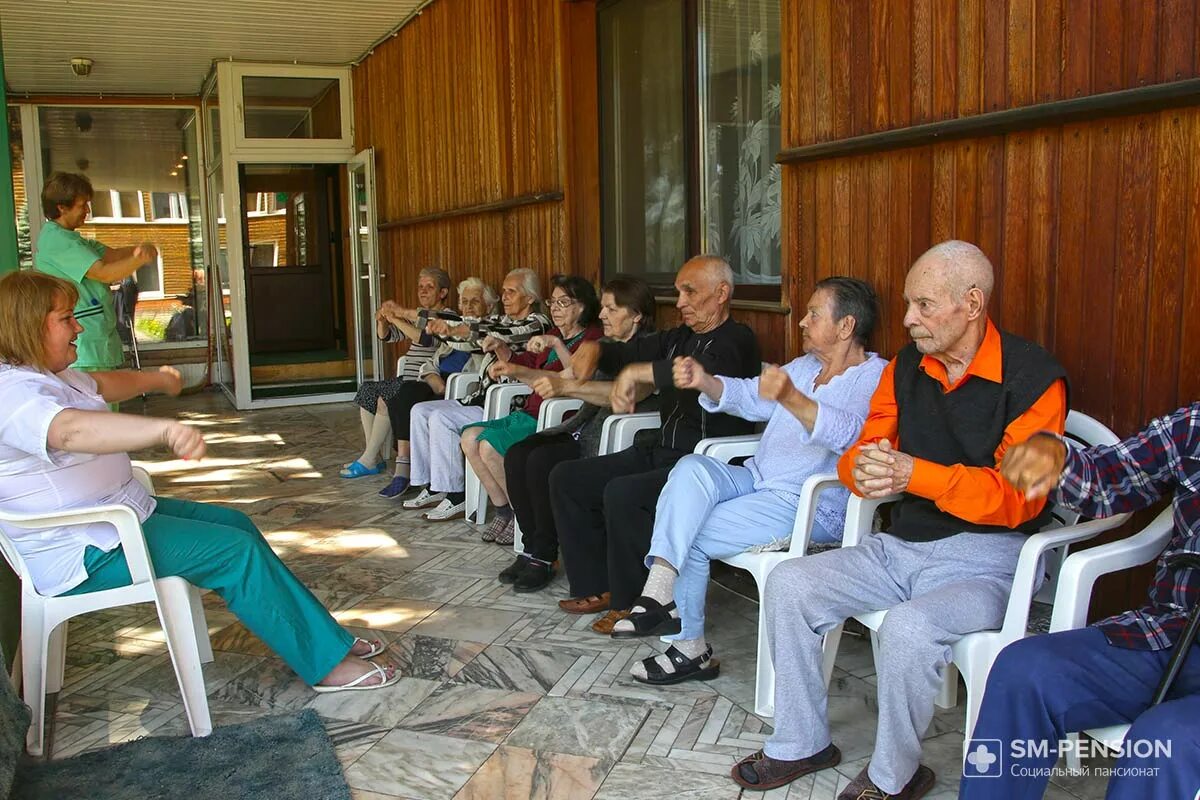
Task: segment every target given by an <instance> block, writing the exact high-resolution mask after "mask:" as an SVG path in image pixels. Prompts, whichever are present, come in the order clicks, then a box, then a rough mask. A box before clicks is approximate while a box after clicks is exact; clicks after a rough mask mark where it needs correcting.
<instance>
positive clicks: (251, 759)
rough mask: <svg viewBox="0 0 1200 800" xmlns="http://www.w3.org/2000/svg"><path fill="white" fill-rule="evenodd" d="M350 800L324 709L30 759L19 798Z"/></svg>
mask: <svg viewBox="0 0 1200 800" xmlns="http://www.w3.org/2000/svg"><path fill="white" fill-rule="evenodd" d="M72 797H79V798H84V797H86V798H88V800H168V798H170V799H171V800H178V799H179V798H186V800H228V798H239V800H297V799H298V798H305V800H350V789H349V787H347V786H346V780H345V778H343V777H342V768H341V765H340V764H339V763H338V760H337V754H336V753H335V752H334V749H333V743H332V742H330V740H329V735H328V734H327V733H326V732H325V727H324V725H322V724H321V719H320V717H318V716H317V712H315V711H313V710H312V709H305V710H303V711H300V712H298V713H294V714H282V715H278V716H266V717H261V718H259V719H256V720H251V721H249V722H243V723H239V724H237V725H226V726H224V727H221V728H217V729H216V730H214V731H213V732H212V734H211V735H209V736H207V737H206V738H203V739H196V738H193V737H191V736H155V737H149V738H145V739H138V740H137V741H134V742H127V743H125V744H118V745H115V746H113V747H110V748H107V749H105V750H95V751H91V752H87V753H83V754H81V755H78V756H75V757H73V758H67V759H64V760H62V761H51V762H49V763H35V764H29V763H25V764H22V765H21V766H20V767H19V768H18V769H17V778H16V781H15V783H14V785H13V792H12V798H13V800H49V798H55V799H56V800H57V798H72Z"/></svg>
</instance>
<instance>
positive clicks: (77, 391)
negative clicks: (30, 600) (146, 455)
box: [0, 271, 400, 692]
mask: <svg viewBox="0 0 1200 800" xmlns="http://www.w3.org/2000/svg"><path fill="white" fill-rule="evenodd" d="M77 299H78V298H77V292H76V289H75V286H74V285H72V284H71V283H68V282H67V281H64V280H61V279H59V278H55V277H52V276H50V275H45V274H43V273H38V272H31V271H24V272H14V273H10V274H9V275H6V276H5V277H4V278H3V279H0V408H3V409H5V412H6V413H5V414H4V415H0V509H3V510H4V511H9V512H19V513H37V512H47V511H56V510H61V509H67V508H81V507H87V506H97V505H106V504H115V503H120V504H123V505H126V506H129V507H130V508H131V509H133V510H134V511H135V512H136V513H137V515H138V518H139V519H140V520H141V523H142V530H143V532H144V534H145V537H146V547H147V549H148V550H149V553H150V560H151V562H152V563H153V564H154V570H155V573H156V574H157V575H159V576H160V577H161V576H170V575H178V576H181V577H183V578H185V579H186V580H188V581H189V582H191V583H193V584H195V585H196V586H200V587H203V588H206V589H212V590H214V591H215V592H217V594H219V595H220V596H221V597H222V598H223V599H224V600H225V602H226V604H227V605H228V606H229V608H230V610H231V611H233V613H234V614H236V615H237V617H238V618H239V619H240V620H241V621H242V623H243V624H245V625H246V627H247V628H249V629H250V630H251V631H253V632H254V633H255V634H256V635H257V636H259V637H260V638H261V639H262V640H263V641H264V642H266V643H267V644H268V645H269V646H270V647H271V648H272V649H273V650H275V652H276V653H278V654H279V656H280V657H281V658H283V660H284V661H286V662H287V663H288V665H289V666H291V667H292V669H294V670H295V671H296V673H297V674H298V675H299V676H300V677H301V678H302V679H303V680H304V681H306V682H307V683H309V684H311V685H313V686H314V688H315V689H316V691H325V692H330V691H343V690H347V689H376V688H379V687H382V686H386V685H389V684H392V683H395V682H396V681H397V680H399V678H400V676H399V675H397V674H396V672H395V669H394V668H393V667H387V668H384V667H382V666H380V665H377V664H374V663H372V662H369V661H367V660H365V659H367V658H370V657H372V656H375V655H378V654H379V653H380V652H382V650H383V645H382V644H381V643H380V642H370V641H366V640H364V639H356V638H355V637H354V636H352V635H351V634H349V633H348V632H346V631H345V630H344V629H343V628H342V627H341V626H340V625H338V624H337V622H336V621H335V620H334V619H333V618H332V617H331V616H330V615H329V612H328V611H326V610H325V608H324V607H323V606H322V605H321V603H320V601H318V600H317V599H316V598H315V597H313V595H312V593H311V592H309V591H308V589H306V588H305V587H304V585H303V584H301V583H300V581H299V580H297V579H296V577H295V576H294V575H293V574H292V573H291V572H290V571H289V570H288V568H287V567H286V566H285V565H284V564H283V562H282V561H280V560H279V558H278V556H276V555H275V553H274V552H273V551H272V550H271V547H270V545H269V544H267V542H266V540H265V539H263V537H262V534H261V533H260V532H259V531H258V529H257V528H256V527H255V526H254V523H253V522H251V520H250V518H249V517H247V516H246V515H245V514H243V513H241V512H240V511H234V510H232V509H228V508H222V507H220V506H214V505H206V504H203V503H194V502H190V501H187V500H178V499H175V498H168V497H157V498H156V497H151V496H150V495H149V494H147V492H146V491H145V489H143V488H142V485H141V484H140V483H138V482H137V481H136V480H134V478H133V473H132V470H131V466H130V461H129V456H128V455H127V452H128V451H130V450H139V449H142V448H146V447H152V446H155V445H163V446H165V447H167V448H168V449H169V450H171V451H172V452H173V453H174V454H175V455H176V456H177V457H179V458H183V459H198V458H201V457H202V456H203V455H204V452H205V444H204V439H203V438H202V437H201V436H200V434H199V432H198V431H197V430H196V429H195V428H192V427H190V426H188V425H184V424H183V423H181V422H179V421H177V420H173V419H156V418H153V417H142V416H133V415H129V414H114V413H112V412H111V411H109V410H108V405H107V404H108V403H116V402H120V401H122V400H128V399H130V398H132V397H136V396H137V395H139V394H144V393H150V392H161V393H165V394H172V395H174V394H178V393H179V390H180V388H181V383H180V379H179V373H178V372H176V371H175V370H173V369H171V368H169V367H163V368H161V369H160V370H159V371H158V372H132V371H127V370H121V371H110V372H92V373H83V372H79V371H77V370H73V369H70V368H69V367H70V365H71V363H72V362H73V361H74V360H75V352H76V351H75V347H76V337H77V336H78V335H79V332H80V331H81V330H82V328H81V327H80V325H79V323H78V322H76V320H75V316H74V313H73V311H72V309H73V308H74V307H75V303H76V301H77ZM3 533H4V535H5V536H7V537H8V539H9V540H11V541H12V543H13V545H14V546H15V547H16V549H17V551H18V552H20V554H21V556H22V558H23V559H24V560H25V564H26V566H27V568H28V570H29V573H30V577H31V579H32V580H33V583H34V587H35V588H36V589H37V591H38V592H39V593H41V594H43V595H64V594H82V593H86V592H95V591H101V590H103V589H109V588H113V587H116V586H122V585H126V584H128V583H129V582H130V576H129V568H128V565H127V564H126V561H125V554H124V552H123V549H122V548H121V544H120V540H119V538H118V537H117V532H116V529H115V528H113V527H112V526H111V525H109V524H107V523H92V524H84V525H71V526H63V527H57V528H49V529H42V530H35V531H30V530H21V529H16V528H5V529H3Z"/></svg>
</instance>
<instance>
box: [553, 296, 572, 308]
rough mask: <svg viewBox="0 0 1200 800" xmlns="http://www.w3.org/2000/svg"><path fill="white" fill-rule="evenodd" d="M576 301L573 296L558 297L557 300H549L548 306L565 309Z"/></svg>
mask: <svg viewBox="0 0 1200 800" xmlns="http://www.w3.org/2000/svg"><path fill="white" fill-rule="evenodd" d="M578 302H579V301H578V300H575V299H574V298H571V297H560V298H559V299H557V300H551V301H550V307H551V308H557V309H563V310H565V309H568V308H570V307H571V306H573V305H575V304H576V303H578Z"/></svg>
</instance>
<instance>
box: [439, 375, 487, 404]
mask: <svg viewBox="0 0 1200 800" xmlns="http://www.w3.org/2000/svg"><path fill="white" fill-rule="evenodd" d="M479 381H480V376H479V373H478V372H454V373H451V374H450V375H449V376H447V378H446V393H445V395H443V396H444V397H445V399H446V400H461V399H462V398H464V397H466V396H467V395H469V394H470V393H471V390H472V387H474V386H478V385H479Z"/></svg>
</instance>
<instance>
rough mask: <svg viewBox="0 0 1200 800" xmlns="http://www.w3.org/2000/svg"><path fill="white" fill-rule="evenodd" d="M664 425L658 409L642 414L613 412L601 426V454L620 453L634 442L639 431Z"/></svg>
mask: <svg viewBox="0 0 1200 800" xmlns="http://www.w3.org/2000/svg"><path fill="white" fill-rule="evenodd" d="M660 427H662V417H660V416H659V415H658V412H657V411H648V412H644V413H640V414H613V415H612V416H610V417H609V418H608V419H606V420H604V425H603V427H601V428H600V453H599V454H600V455H602V456H603V455H609V454H610V453H619V452H620V451H622V450H624V449H625V448H627V447H630V446H631V445H632V444H633V437H634V435H636V434H637V432H638V431H644V430H650V429H652V428H660Z"/></svg>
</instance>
